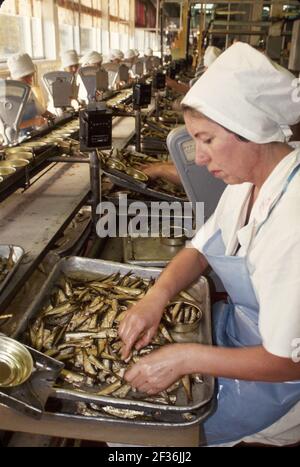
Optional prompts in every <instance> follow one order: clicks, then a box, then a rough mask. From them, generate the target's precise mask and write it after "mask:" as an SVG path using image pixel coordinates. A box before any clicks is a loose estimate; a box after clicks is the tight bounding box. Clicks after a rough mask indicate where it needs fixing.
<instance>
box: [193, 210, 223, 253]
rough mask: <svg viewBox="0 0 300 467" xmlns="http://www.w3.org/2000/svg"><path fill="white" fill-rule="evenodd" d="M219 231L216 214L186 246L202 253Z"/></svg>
mask: <svg viewBox="0 0 300 467" xmlns="http://www.w3.org/2000/svg"><path fill="white" fill-rule="evenodd" d="M217 230H218V224H217V215H216V212H214V214H212V215H211V216H210V218H209V219H208V220H207V221H206V222H205V224H204V225H203V226H202V227H201V228H200V229H199V230H198V232H197V233H196V235H195V236H194V237H193V238H192V240H191V241H190V242H188V243H187V244H186V247H187V248H196V250H198V251H200V253H202V248H203V246H204V245H205V243H206V242H207V240H208V239H209V238H210V237H211V236H212V235H213V234H214V233H215V232H216V231H217Z"/></svg>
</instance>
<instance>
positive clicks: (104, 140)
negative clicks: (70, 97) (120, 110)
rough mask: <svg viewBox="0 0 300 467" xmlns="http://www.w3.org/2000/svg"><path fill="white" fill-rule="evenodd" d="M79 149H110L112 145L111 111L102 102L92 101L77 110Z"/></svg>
mask: <svg viewBox="0 0 300 467" xmlns="http://www.w3.org/2000/svg"><path fill="white" fill-rule="evenodd" d="M79 122H80V129H79V140H80V151H89V150H93V149H96V148H102V149H110V148H111V145H112V111H111V110H110V109H107V108H106V106H105V104H104V103H101V102H93V103H91V104H89V105H88V106H87V107H86V108H85V109H83V110H80V112H79Z"/></svg>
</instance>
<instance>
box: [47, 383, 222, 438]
mask: <svg viewBox="0 0 300 467" xmlns="http://www.w3.org/2000/svg"><path fill="white" fill-rule="evenodd" d="M50 397H54V398H57V397H59V398H60V400H61V402H62V407H61V409H60V411H59V412H57V409H56V410H51V409H50V410H49V408H47V407H46V412H45V413H46V414H47V413H53V414H54V416H55V419H57V420H59V419H64V420H66V419H67V420H70V421H73V422H76V421H77V422H80V420H84V421H96V422H100V423H105V422H110V423H115V424H116V426H117V427H120V425H124V427H126V426H128V425H132V426H136V425H138V426H141V427H143V426H144V427H148V426H149V427H151V426H152V427H157V428H158V429H159V428H164V427H172V428H174V427H176V428H180V427H182V428H183V429H184V428H186V427H189V426H192V425H195V424H199V423H203V422H205V420H206V419H207V418H208V417H210V416H211V415H212V413H213V412H214V411H215V409H216V405H217V402H216V398H212V399H211V400H210V401H209V402H208V403H207V404H206V405H204V406H203V407H200V409H198V410H196V411H189V412H188V413H180V414H174V413H171V412H170V413H164V414H163V416H162V414H161V412H160V411H156V412H155V414H151V417H152V420H150V417H148V419H147V410H145V415H146V416H145V417H143V416H141V417H140V418H136V419H133V420H130V419H124V418H120V417H116V416H112V415H109V414H106V413H101V414H99V415H96V414H95V415H81V414H78V413H77V409H76V404H77V403H78V399H76V398H75V399H73V397H72V394H69V393H66V392H65V391H64V392H63V390H59V389H57V390H53V392H52V394H51V395H50ZM83 400H84V399H83V398H82V401H83ZM85 402H86V403H89V402H91V401H90V399H89V395H86V399H85ZM49 405H51V402H50V404H49ZM126 408H128V407H126ZM187 415H188V418H187Z"/></svg>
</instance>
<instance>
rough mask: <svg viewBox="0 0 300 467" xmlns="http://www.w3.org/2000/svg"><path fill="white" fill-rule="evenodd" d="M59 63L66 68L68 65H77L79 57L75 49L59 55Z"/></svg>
mask: <svg viewBox="0 0 300 467" xmlns="http://www.w3.org/2000/svg"><path fill="white" fill-rule="evenodd" d="M61 63H62V66H63V68H67V67H68V66H74V65H78V63H79V57H78V54H77V52H76V50H74V49H72V50H67V51H66V52H64V53H63V54H62V56H61Z"/></svg>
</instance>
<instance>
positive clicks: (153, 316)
mask: <svg viewBox="0 0 300 467" xmlns="http://www.w3.org/2000/svg"><path fill="white" fill-rule="evenodd" d="M164 307H165V305H164V304H161V303H159V300H155V298H154V297H153V296H151V294H150V295H149V296H146V297H144V298H143V299H142V300H141V301H140V302H139V303H137V304H136V305H134V306H133V307H132V308H130V309H129V310H128V311H127V313H126V315H125V317H124V318H123V319H122V321H121V323H120V326H119V336H120V338H121V340H122V341H123V347H122V351H121V354H122V358H123V359H124V360H126V358H127V357H128V356H129V354H130V351H131V348H132V347H133V346H134V345H135V348H136V349H137V350H139V349H141V348H142V347H145V346H146V345H148V344H149V342H151V340H152V338H153V337H154V336H155V334H156V331H157V328H158V326H159V323H160V320H161V316H162V314H163V311H164Z"/></svg>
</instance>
